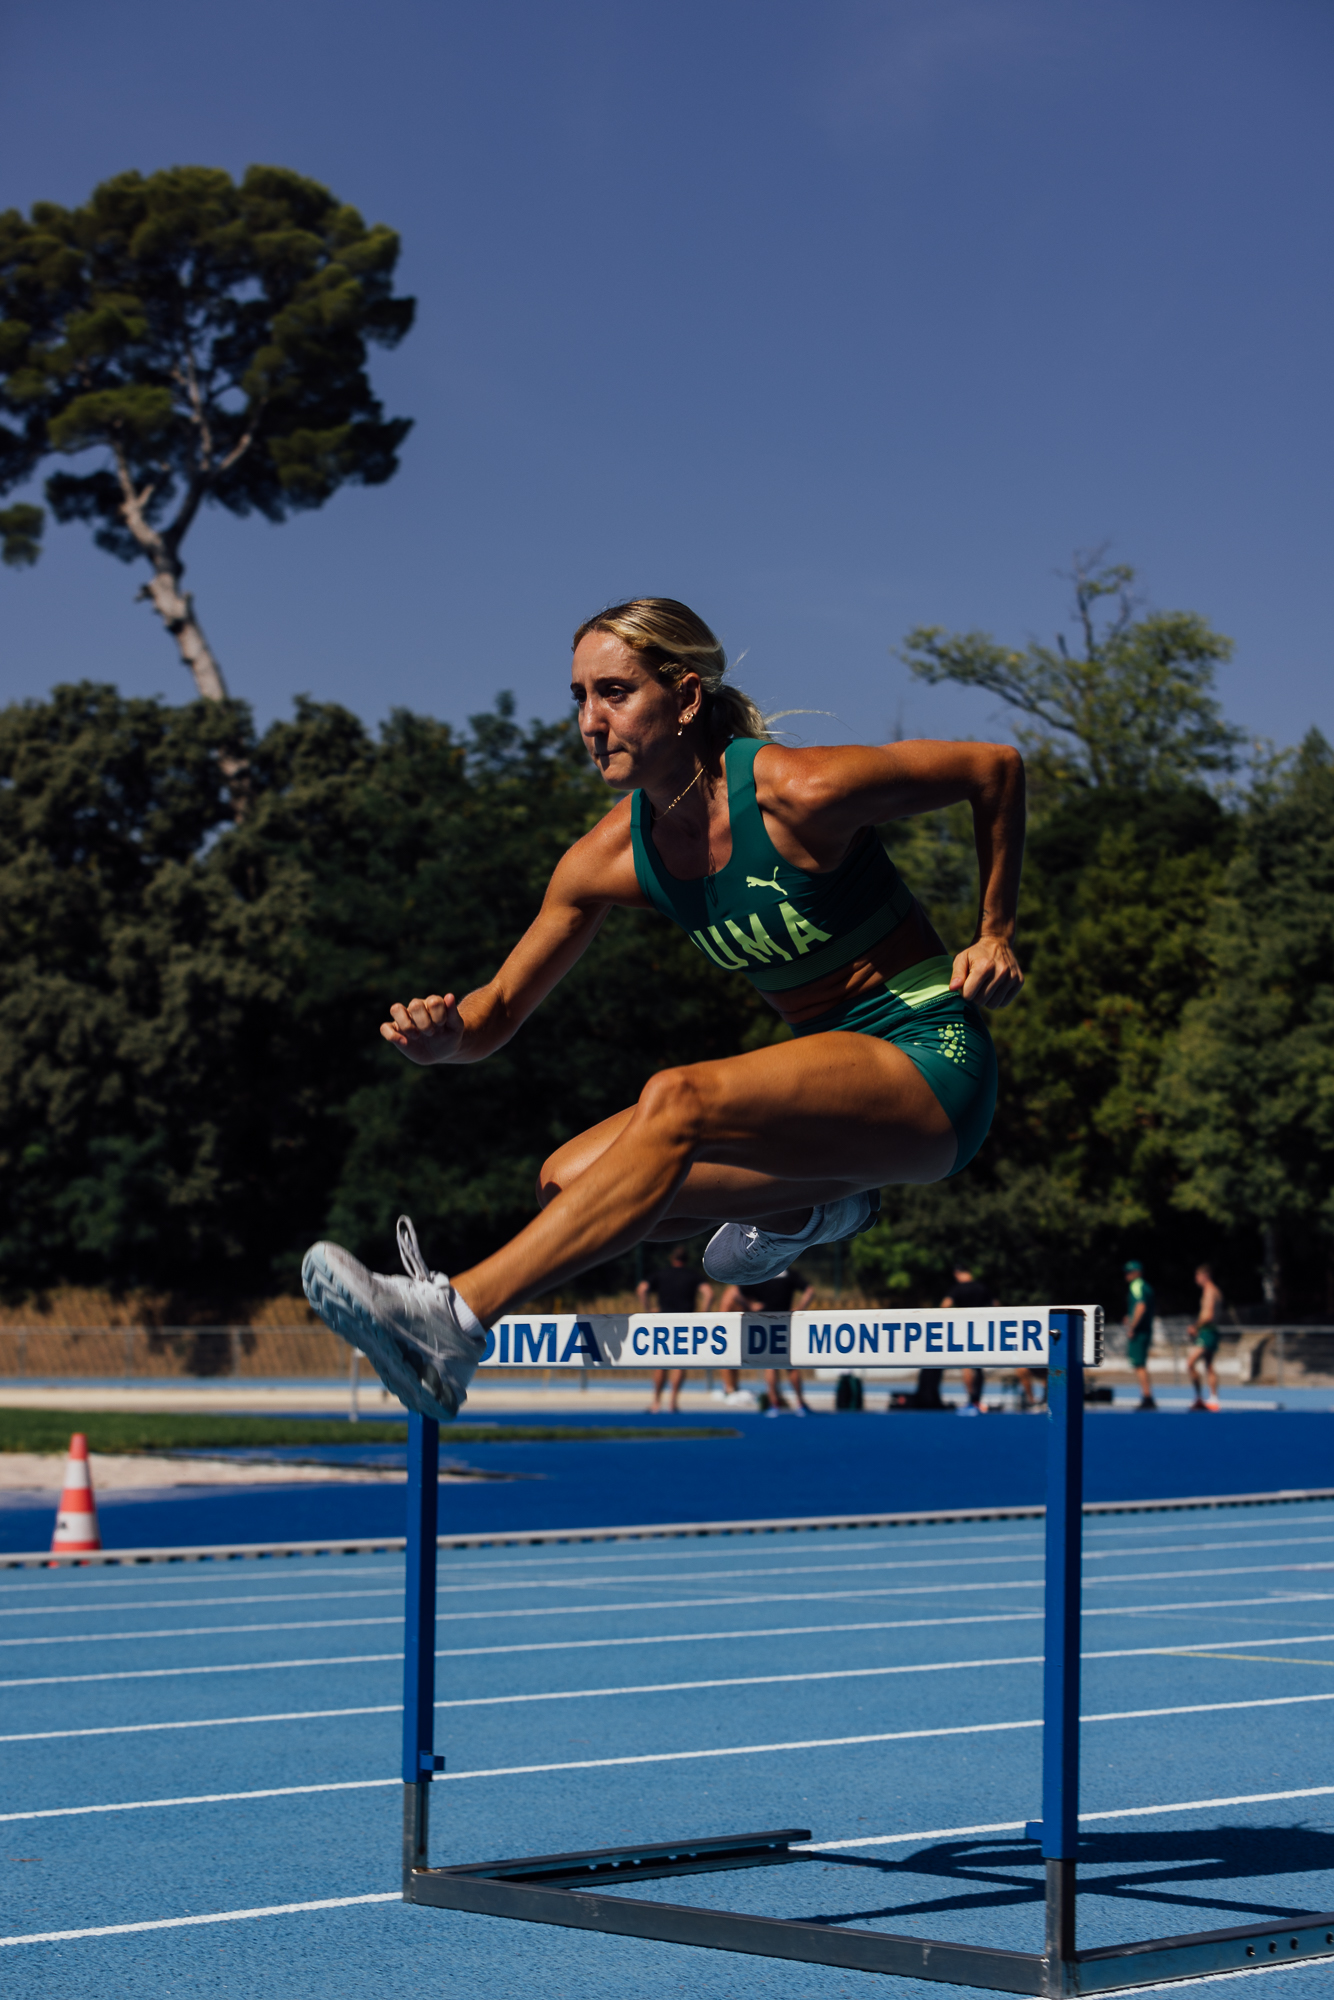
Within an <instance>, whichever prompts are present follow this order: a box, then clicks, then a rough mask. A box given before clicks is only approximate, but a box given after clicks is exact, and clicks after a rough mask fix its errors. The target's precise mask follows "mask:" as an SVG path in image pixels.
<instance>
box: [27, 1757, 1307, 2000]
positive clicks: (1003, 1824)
mask: <svg viewBox="0 0 1334 2000" xmlns="http://www.w3.org/2000/svg"><path fill="white" fill-rule="evenodd" d="M391 1782H392V1781H391ZM1331 1794H1334V1785H1313V1786H1309V1787H1307V1788H1305V1789H1303V1790H1301V1791H1293V1792H1250V1793H1243V1794H1240V1795H1238V1796H1237V1797H1234V1798H1226V1799H1188V1800H1185V1801H1179V1802H1178V1803H1176V1804H1174V1805H1158V1806H1122V1807H1120V1808H1118V1809H1117V1810H1116V1811H1114V1812H1098V1813H1083V1814H1081V1815H1080V1819H1081V1824H1082V1823H1083V1822H1084V1821H1092V1820H1109V1819H1140V1818H1147V1817H1148V1816H1150V1815H1151V1814H1155V1813H1178V1812H1182V1813H1184V1812H1204V1811H1208V1810H1211V1809H1213V1808H1217V1807H1222V1806H1241V1805H1268V1804H1271V1803H1274V1802H1275V1801H1278V1800H1283V1799H1310V1798H1325V1797H1328V1796H1330V1795H1331ZM1024 1825H1025V1822H1024V1821H1023V1820H1021V1819H1012V1820H993V1821H991V1822H990V1823H989V1824H987V1825H985V1826H936V1827H926V1828H924V1829H920V1830H918V1831H917V1832H915V1833H880V1834H870V1835H867V1836H865V1837H863V1838H860V1839H855V1840H816V1841H810V1842H807V1843H805V1845H806V1846H807V1847H808V1849H809V1850H810V1851H811V1852H813V1853H819V1854H824V1853H834V1852H836V1851H837V1850H838V1849H840V1848H860V1847H898V1846H907V1845H911V1844H912V1843H914V1842H916V1841H921V1840H967V1839H975V1838H977V1837H979V1836H982V1835H986V1834H993V1833H1022V1832H1023V1829H1024ZM401 1900H402V1892H401V1891H400V1890H398V1889H389V1890H381V1891H378V1892H376V1893H375V1894H372V1895H365V1896H327V1897H322V1898H321V1899H320V1900H319V1901H317V1902H309V1903H270V1904H268V1905H266V1906H265V1907H263V1908H260V1909H253V1910H212V1911H209V1912H208V1913H207V1914H205V1915H201V1916H191V1917H151V1918H148V1919H147V1920H145V1921H143V1922H141V1923H134V1924H95V1925H92V1926H90V1927H89V1928H88V1929H86V1930H67V1931H31V1932H28V1933H27V1934H25V1935H20V1936H17V1937H5V1938H0V1945H6V1946H7V1945H21V1944H65V1943H73V1942H74V1941H75V1940H77V1939H80V1938H93V1937H124V1936H128V1935H129V1934H131V1933H133V1932H138V1931H167V1930H183V1929H186V1928H189V1927H191V1926H194V1925H199V1924H230V1923H245V1922H248V1921H250V1920H251V1919H253V1918H256V1917H286V1916H296V1915H301V1914H304V1913H305V1912H306V1911H308V1910H347V1909H353V1908H355V1907H357V1906H358V1905H364V1904H368V1903H397V1902H401ZM1255 1969H1256V1970H1257V1971H1261V1972H1278V1971H1285V1972H1286V1971H1292V1970H1294V1967H1293V1966H1292V1964H1291V1963H1290V1962H1288V1963H1284V1964H1282V1965H1278V1966H1269V1965H1266V1966H1260V1967H1257V1968H1255ZM1215 1976H1219V1975H1215ZM1226 1976H1228V1977H1231V1976H1232V1975H1230V1974H1229V1975H1226ZM1243 1976H1244V1977H1250V1976H1251V1974H1250V1968H1247V1969H1246V1970H1245V1972H1244V1973H1243ZM1185 1985H1190V1986H1192V1987H1194V1988H1195V1989H1196V1990H1197V1991H1198V1989H1199V1982H1198V1981H1197V1980H1190V1981H1186V1980H1171V1981H1169V1982H1167V1984H1166V1985H1162V1986H1150V1987H1146V1988H1142V1989H1141V1990H1142V1991H1145V1992H1149V1993H1166V1992H1170V1991H1175V1990H1176V1989H1177V1988H1179V1987H1182V1986H1185Z"/></svg>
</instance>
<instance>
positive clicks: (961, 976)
mask: <svg viewBox="0 0 1334 2000" xmlns="http://www.w3.org/2000/svg"><path fill="white" fill-rule="evenodd" d="M755 779H756V795H757V798H758V800H759V804H760V807H761V809H762V810H763V811H764V812H765V813H766V815H769V816H770V817H771V818H772V819H773V820H776V821H777V822H778V825H779V827H781V828H782V830H783V831H784V832H785V833H787V834H788V836H789V838H790V840H791V841H792V842H793V844H794V846H795V847H796V848H798V849H804V852H805V855H806V856H807V857H809V859H808V861H807V865H809V862H810V861H814V862H815V864H816V865H817V866H818V867H823V868H830V867H834V866H836V865H837V863H838V862H839V861H840V860H841V859H842V857H843V855H844V854H846V852H847V850H848V846H849V843H850V842H851V841H852V840H854V839H855V838H856V836H857V834H858V833H859V832H860V831H861V830H862V829H863V828H865V827H867V826H877V825H882V824H883V823H884V822H885V821H886V820H892V819H910V818H912V817H913V815H914V814H917V813H924V812H936V811H938V810H939V809H940V808H941V807H942V806H950V805H957V804H960V803H961V802H964V801H966V802H967V803H968V805H970V806H971V807H972V813H973V837H974V840H975V842H976V846H977V865H978V874H979V877H980V882H981V893H980V896H979V900H978V916H977V929H976V930H975V932H974V934H973V939H972V942H971V943H970V944H969V945H967V946H966V947H965V948H964V950H963V951H961V952H959V953H958V954H957V955H956V957H955V960H954V972H953V977H952V979H951V981H950V985H951V989H952V991H954V992H956V993H962V994H963V995H964V997H965V998H966V999H969V1000H973V999H976V1000H981V1001H983V1002H984V1003H985V1004H986V1005H987V1006H989V1007H1004V1006H1006V1005H1007V1004H1008V1003H1009V1001H1011V1000H1012V999H1013V998H1014V996H1015V994H1016V993H1017V992H1018V991H1019V988H1020V987H1021V986H1022V984H1023V974H1022V972H1021V971H1020V969H1019V964H1018V961H1017V959H1016V958H1015V956H1014V952H1013V949H1012V946H1013V941H1014V934H1015V928H1016V924H1017V921H1018V913H1019V877H1020V872H1021V870H1022V867H1023V859H1024V817H1025V812H1024V764H1023V759H1022V758H1021V757H1020V755H1019V752H1018V751H1017V750H1015V749H1012V748H1011V746H1010V745H1009V744H1008V743H947V742H925V741H924V742H916V743H890V744H886V745H885V746H883V747H882V748H880V749H864V748H862V747H860V746H858V745H850V746H848V747H846V748H841V749H835V750H782V749H779V748H778V747H777V746H776V745H775V746H771V747H769V748H767V749H766V750H765V751H763V752H762V753H761V756H760V757H759V758H757V759H756V769H755ZM780 851H782V849H781V847H780ZM789 858H791V859H792V860H794V861H797V862H798V865H801V855H800V854H799V853H798V852H793V853H792V855H791V856H790V857H789Z"/></svg>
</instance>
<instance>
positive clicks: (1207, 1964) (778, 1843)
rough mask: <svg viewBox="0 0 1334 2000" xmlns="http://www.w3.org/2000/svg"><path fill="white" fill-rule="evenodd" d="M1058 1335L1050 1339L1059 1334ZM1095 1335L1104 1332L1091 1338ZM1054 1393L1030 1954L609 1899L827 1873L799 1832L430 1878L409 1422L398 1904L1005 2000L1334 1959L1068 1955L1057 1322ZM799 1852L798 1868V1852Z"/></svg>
mask: <svg viewBox="0 0 1334 2000" xmlns="http://www.w3.org/2000/svg"><path fill="white" fill-rule="evenodd" d="M1058 1319H1059V1320H1060V1321H1062V1324H1061V1327H1060V1331H1059V1333H1058V1332H1057V1330H1056V1322H1057V1320H1058ZM1100 1330H1101V1329H1099V1331H1100ZM1058 1340H1059V1341H1063V1343H1064V1345H1063V1349H1062V1354H1061V1359H1062V1360H1063V1363H1064V1365H1063V1366H1062V1365H1058V1363H1057V1357H1056V1355H1055V1353H1053V1358H1052V1366H1051V1369H1050V1372H1049V1376H1048V1387H1047V1398H1048V1408H1047V1423H1048V1433H1047V1511H1046V1601H1045V1619H1046V1634H1045V1662H1046V1664H1045V1671H1044V1680H1043V1746H1042V1819H1041V1821H1040V1822H1039V1821H1031V1822H1029V1825H1028V1827H1027V1828H1026V1832H1027V1833H1028V1834H1029V1835H1030V1836H1031V1837H1033V1838H1035V1839H1040V1841H1041V1843H1042V1852H1043V1858H1044V1860H1045V1862H1046V1878H1047V1879H1046V1936H1045V1944H1044V1949H1043V1950H1042V1951H1041V1952H1026V1951H998V1950H996V1949H994V1948H991V1947H986V1946H982V1945H972V1944H951V1943H945V1942H940V1941H938V1940H936V1939H933V1938H918V1937H902V1936H896V1935H895V1934H894V1933H892V1932H888V1931H871V1930H857V1929H851V1928H841V1927H840V1928H835V1927H834V1926H832V1925H828V1924H811V1923H799V1922H793V1921H791V1920H790V1919H787V1918H782V1917H753V1916H747V1915H744V1914H741V1913H739V1912H736V1911H730V1910H702V1909H698V1908H695V1907H693V1906H692V1905H690V1904H685V1903H659V1902H650V1901H648V1900H646V1899H642V1898H640V1897H637V1896H636V1897H626V1896H620V1895H617V1894H616V1893H615V1891H616V1890H617V1889H620V1888H624V1887H625V1885H626V1884H627V1883H631V1882H644V1881H651V1880H653V1879H655V1878H658V1877H663V1876H669V1875H698V1874H705V1873H714V1872H717V1871H720V1870H729V1869H735V1868H772V1867H777V1866H781V1865H783V1864H787V1863H791V1862H800V1861H819V1862H820V1863H821V1864H822V1865H823V1866H825V1867H828V1866H829V1865H830V1863H831V1862H834V1863H836V1862H837V1860H838V1857H837V1856H835V1855H831V1854H828V1853H811V1852H809V1851H804V1852H803V1851H801V1847H800V1843H803V1842H807V1841H809V1840H810V1839H811V1838H812V1835H811V1833H810V1831H809V1829H808V1828H806V1827H784V1828H781V1829H779V1830H777V1831H769V1832H764V1833H749V1834H722V1835H719V1836H717V1837H716V1838H713V1839H708V1840H686V1841H676V1842H672V1841H665V1842H659V1843H656V1844H654V1845H651V1846H642V1847H604V1848H590V1849H588V1850H585V1851H583V1852H580V1853H576V1854H537V1855H528V1856H526V1857H524V1858H522V1859H519V1860H510V1861H479V1862H468V1863H466V1864H464V1865H462V1866H460V1867H454V1868H432V1867H431V1866H430V1865H429V1858H428V1835H429V1813H430V1787H431V1775H432V1773H433V1772H434V1771H437V1770H439V1769H440V1768H441V1766H442V1763H443V1759H441V1758H439V1757H437V1755H436V1754H435V1750H434V1734H433V1732H434V1723H435V1709H434V1701H435V1589H436V1521H437V1517H436V1507H437V1467H438V1459H439V1430H438V1426H437V1425H435V1424H433V1423H430V1422H428V1421H427V1420H426V1419H424V1418H421V1417H416V1416H414V1417H413V1418H412V1419H411V1422H410V1425H409V1444H408V1536H407V1599H406V1612H407V1616H406V1630H405V1635H404V1637H405V1645H404V1690H403V1780H404V1783H403V1899H404V1901H405V1902H409V1903H421V1904H426V1905H429V1906H431V1907H432V1908H435V1909H445V1910H471V1911H472V1912H474V1913H475V1914H476V1915H479V1916H489V1917H517V1918H519V1919H520V1920H521V1921H523V1922H525V1923H537V1924H561V1925H564V1926H565V1927H566V1928H567V1929H571V1930H588V1931H605V1932H607V1933H609V1934H611V1935H614V1936H618V1937H635V1938H654V1939H657V1940H659V1941H661V1942H663V1943H667V1944H688V1945H703V1946H705V1947H706V1948H708V1949H710V1950H713V1951H739V1952H749V1953H750V1954H752V1955H753V1956H755V1957H760V1958H787V1959H796V1960H799V1961H801V1962H803V1963H806V1964H809V1965H836V1966H841V1967H845V1968H847V1969H849V1970H852V1971H857V1972H886V1973H897V1974H899V1975H900V1977H906V1978H909V1979H933V1980H937V1981H940V1982H943V1983H944V1984H946V1985H952V1986H981V1987H991V1988H993V1989H999V1990H1000V1991H1001V1992H1004V1993H1033V1994H1042V1995H1060V1996H1066V1995H1069V1996H1074V1995H1082V1994H1093V1993H1114V1992H1118V1991H1124V1990H1125V1989H1127V1988H1129V1987H1134V1986H1147V1985H1152V1984H1156V1983H1157V1982H1159V1981H1161V1980H1168V1979H1205V1978H1208V1977H1209V1976H1210V1975H1213V1974H1217V1973H1220V1972H1240V1971H1246V1970H1251V1969H1254V1968H1256V1967H1257V1966H1259V1965H1265V1964H1272V1963H1274V1962H1275V1961H1276V1960H1278V1959H1283V1960H1285V1961H1288V1962H1291V1961H1293V1960H1296V1959H1308V1958H1329V1957H1334V1912H1326V1913H1325V1914H1324V1915H1319V1914H1302V1915H1299V1916H1295V1917H1293V1918H1292V1919H1291V1921H1290V1922H1289V1923H1288V1924H1287V1925H1285V1926H1283V1927H1281V1928H1276V1927H1275V1926H1274V1925H1272V1924H1269V1925H1243V1926H1241V1927H1240V1928H1237V1929H1232V1930H1217V1931H1200V1932H1194V1933H1192V1934H1190V1935H1188V1936H1184V1937H1169V1938H1152V1939H1148V1940H1146V1941H1144V1942H1142V1943H1138V1944H1125V1945H1110V1946H1105V1947H1103V1948H1102V1949H1100V1950H1096V1951H1080V1950H1078V1949H1077V1947H1076V1942H1075V1896H1076V1890H1077V1879H1076V1874H1077V1871H1076V1861H1075V1856H1076V1852H1077V1841H1078V1831H1079V1636H1080V1635H1079V1610H1080V1586H1081V1567H1082V1554H1083V1548H1082V1544H1083V1441H1084V1427H1083V1414H1084V1362H1083V1347H1084V1315H1083V1314H1082V1313H1076V1312H1070V1313H1065V1314H1056V1313H1053V1314H1052V1341H1053V1345H1054V1344H1055V1343H1056V1342H1057V1341H1058ZM794 1848H796V1849H797V1851H795V1852H794V1851H793V1850H794Z"/></svg>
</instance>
